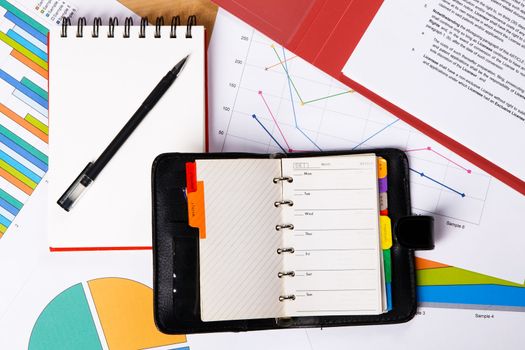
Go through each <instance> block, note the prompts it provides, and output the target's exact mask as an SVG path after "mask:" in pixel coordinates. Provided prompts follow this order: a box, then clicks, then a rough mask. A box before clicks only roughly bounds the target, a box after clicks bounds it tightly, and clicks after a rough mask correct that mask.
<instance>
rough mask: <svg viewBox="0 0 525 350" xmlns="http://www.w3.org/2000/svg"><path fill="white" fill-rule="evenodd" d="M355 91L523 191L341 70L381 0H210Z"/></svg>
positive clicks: (524, 185) (503, 173)
mask: <svg viewBox="0 0 525 350" xmlns="http://www.w3.org/2000/svg"><path fill="white" fill-rule="evenodd" d="M213 1H214V2H215V3H217V4H218V5H219V6H220V7H222V8H224V9H226V10H227V11H229V12H231V13H232V14H234V15H235V16H237V17H239V18H241V19H242V20H244V21H245V22H246V23H248V24H250V25H251V26H253V27H255V28H256V29H257V30H259V31H260V32H262V33H263V34H265V35H267V36H269V37H270V38H271V39H273V40H275V41H276V42H278V43H279V44H281V45H283V46H284V47H286V48H287V49H288V50H290V51H292V52H293V53H294V54H296V55H298V56H300V57H302V58H303V59H305V60H306V61H308V62H310V63H312V64H313V65H315V66H316V67H317V68H319V69H321V70H323V71H324V72H326V73H327V74H329V75H331V76H332V77H334V78H335V79H337V80H339V81H341V82H342V83H344V84H345V85H347V86H349V87H350V88H352V89H353V90H355V91H356V92H358V93H359V94H361V95H363V96H365V97H367V98H368V99H370V100H371V101H373V102H374V103H377V104H378V105H380V106H381V107H383V108H384V109H386V110H388V111H389V112H391V113H392V114H394V115H396V116H397V117H399V118H400V119H402V120H403V121H405V122H407V123H409V124H410V125H412V126H413V127H415V128H416V129H418V130H420V131H421V132H423V133H425V134H426V135H427V136H429V137H431V138H433V139H434V140H436V141H437V142H439V143H440V144H442V145H444V146H446V147H447V148H448V149H450V150H451V151H453V152H455V153H457V154H458V155H460V156H461V157H463V158H465V159H467V160H468V161H470V162H471V163H473V164H475V165H476V166H478V167H479V168H481V169H483V170H484V171H486V172H488V173H490V174H491V175H493V176H495V177H496V178H498V179H499V180H501V181H502V182H504V183H506V184H507V185H509V186H511V187H513V188H514V189H516V190H517V191H519V192H520V193H523V194H525V182H524V181H523V180H521V179H519V178H518V177H516V176H514V175H512V174H511V173H509V172H507V171H506V170H504V169H502V168H501V167H499V166H497V165H495V164H494V163H492V162H490V161H488V160H487V159H486V158H484V157H482V156H480V155H479V154H477V153H476V152H474V151H472V150H471V149H469V148H467V147H465V146H464V145H463V144H461V143H459V142H457V141H455V140H453V139H452V138H450V137H448V136H447V135H445V134H443V133H442V132H440V131H438V130H437V129H435V128H433V127H431V126H430V125H428V124H427V123H424V122H423V121H421V120H420V119H418V118H417V117H416V116H414V115H412V114H410V113H408V112H406V111H405V110H403V109H401V108H399V107H398V106H396V105H394V104H392V103H390V102H388V101H387V100H385V99H384V98H382V97H381V96H379V95H377V94H375V93H374V92H372V91H371V90H369V89H367V88H366V87H364V86H362V85H360V84H358V83H356V82H355V81H353V80H352V79H350V78H348V77H347V76H345V75H343V73H342V70H343V67H344V65H345V63H346V61H347V60H348V58H349V57H350V56H351V55H352V53H353V51H354V50H355V48H356V46H357V44H358V43H359V41H360V40H361V38H362V37H363V35H364V33H365V32H366V30H367V28H368V26H369V25H370V23H371V22H372V19H373V18H374V17H375V15H376V13H377V12H378V11H379V8H380V7H381V5H382V4H383V1H384V0H294V1H282V0H265V1H260V0H213Z"/></svg>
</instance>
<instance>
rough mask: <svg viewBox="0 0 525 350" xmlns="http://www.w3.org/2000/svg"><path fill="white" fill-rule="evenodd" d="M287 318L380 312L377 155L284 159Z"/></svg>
mask: <svg viewBox="0 0 525 350" xmlns="http://www.w3.org/2000/svg"><path fill="white" fill-rule="evenodd" d="M282 172H283V176H291V177H292V178H293V182H292V183H286V182H283V199H285V200H291V201H293V205H292V206H283V212H282V214H283V220H284V222H287V223H288V222H292V223H293V225H294V229H293V230H283V233H282V237H283V244H284V247H286V248H293V253H289V252H288V253H284V252H283V253H282V255H283V257H284V263H283V267H284V270H285V271H286V272H288V273H290V272H293V276H290V275H286V276H283V277H282V279H283V282H284V286H285V287H284V289H285V294H286V295H287V296H289V297H291V298H292V299H288V300H286V301H285V305H286V309H285V312H286V314H287V315H288V316H309V315H359V314H380V313H382V312H383V310H384V305H383V296H382V278H381V276H382V269H381V267H382V264H381V248H380V246H379V227H378V218H379V210H378V188H377V175H376V174H377V172H376V157H375V155H373V154H367V155H353V156H333V157H312V158H293V159H283V160H282Z"/></svg>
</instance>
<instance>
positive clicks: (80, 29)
mask: <svg viewBox="0 0 525 350" xmlns="http://www.w3.org/2000/svg"><path fill="white" fill-rule="evenodd" d="M108 22H109V23H108V33H107V36H108V38H114V37H115V26H118V25H119V21H118V18H117V17H110V18H109V21H108ZM86 25H87V21H86V18H85V17H79V19H78V21H77V33H76V36H77V37H78V38H82V37H83V36H84V26H86ZM195 25H197V17H196V16H195V15H191V16H189V17H188V21H187V24H186V38H191V37H192V35H191V29H192V27H193V26H195ZM69 26H71V19H70V18H67V17H64V18H63V19H62V30H61V31H60V36H61V37H63V38H66V37H67V30H68V27H69ZM100 26H102V18H100V17H95V18H94V19H93V30H92V32H91V36H92V37H93V38H98V36H99V32H100ZM131 26H133V18H131V17H126V19H125V20H124V34H123V35H122V36H123V37H124V38H129V37H130V35H131V34H130V33H131ZM147 26H148V17H142V18H141V20H140V26H139V27H140V28H139V35H138V36H139V38H145V37H146V27H147ZM162 26H164V17H163V16H159V17H157V18H156V19H155V34H154V37H155V38H160V37H161V36H162V31H161V28H162ZM178 26H180V17H179V16H173V17H172V18H171V29H170V38H176V37H177V27H178Z"/></svg>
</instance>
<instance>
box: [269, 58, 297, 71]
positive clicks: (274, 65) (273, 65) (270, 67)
mask: <svg viewBox="0 0 525 350" xmlns="http://www.w3.org/2000/svg"><path fill="white" fill-rule="evenodd" d="M294 58H297V56H293V57H290V58H287V59H286V61H291V60H293V59H294ZM280 64H281V62H277V63H276V64H272V65H271V66H268V67H264V70H268V69H272V68H273V67H277V66H278V65H280Z"/></svg>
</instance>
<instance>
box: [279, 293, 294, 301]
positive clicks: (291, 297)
mask: <svg viewBox="0 0 525 350" xmlns="http://www.w3.org/2000/svg"><path fill="white" fill-rule="evenodd" d="M285 300H295V295H294V294H290V295H281V296H279V301H285Z"/></svg>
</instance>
